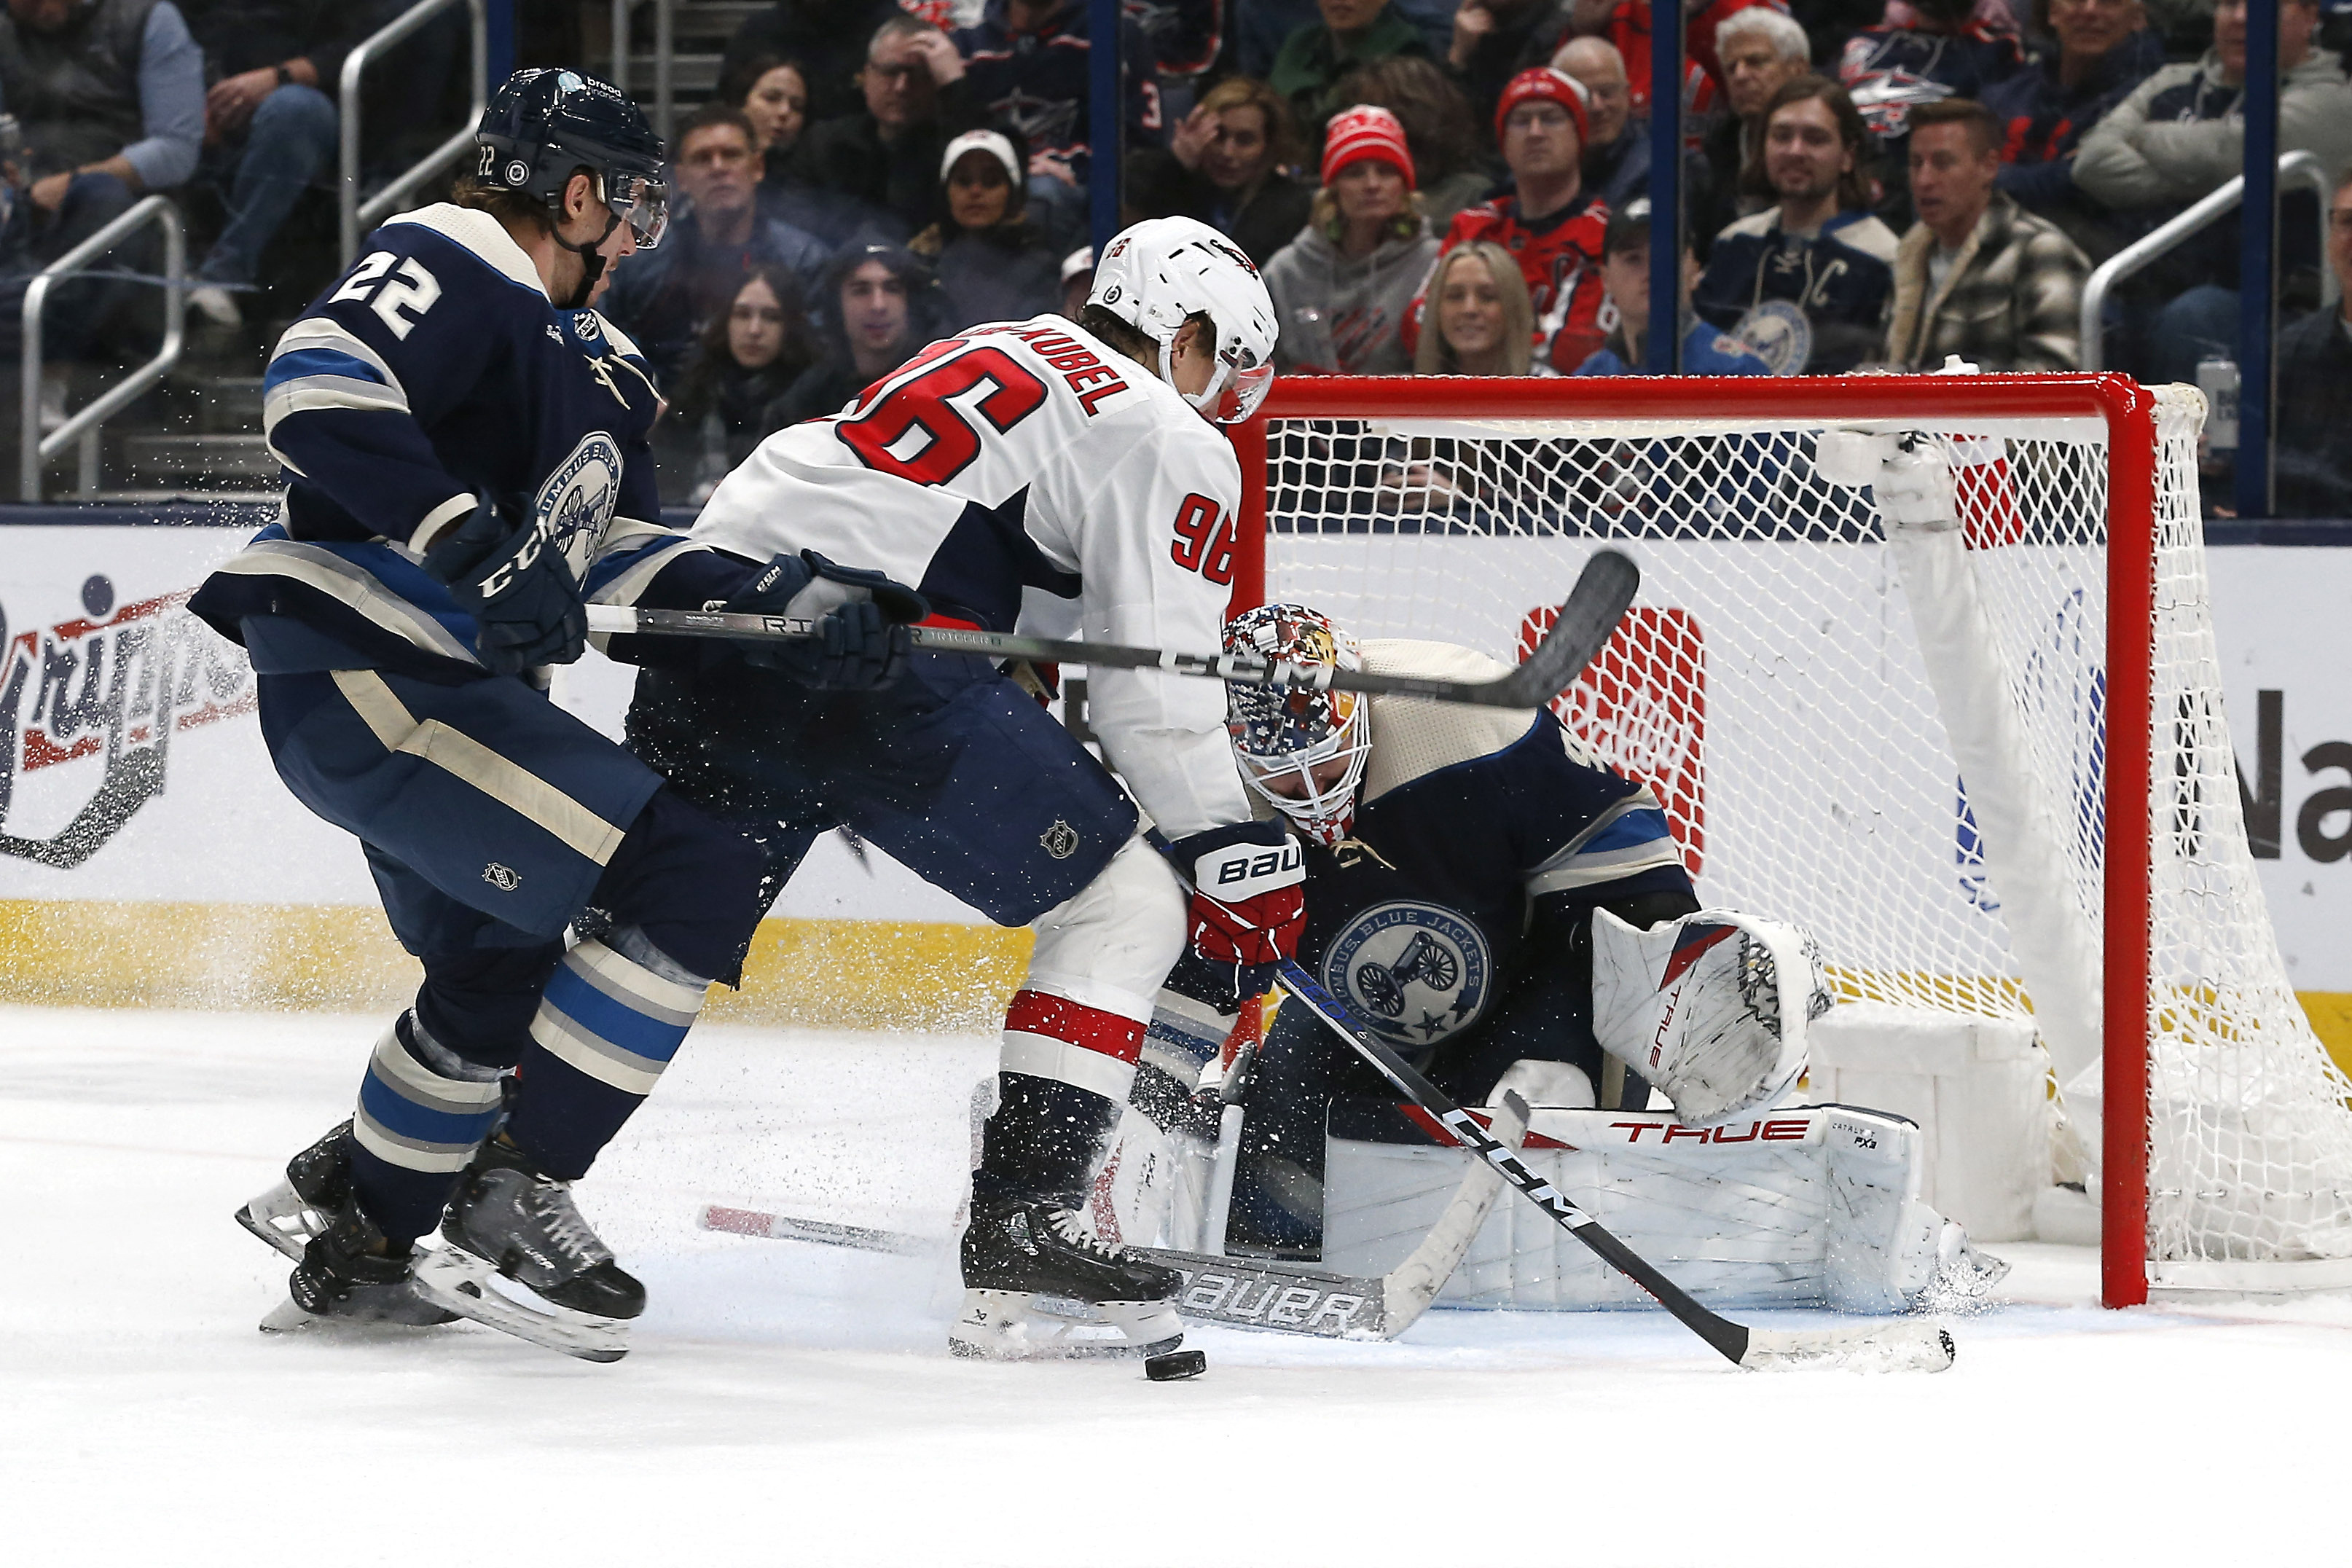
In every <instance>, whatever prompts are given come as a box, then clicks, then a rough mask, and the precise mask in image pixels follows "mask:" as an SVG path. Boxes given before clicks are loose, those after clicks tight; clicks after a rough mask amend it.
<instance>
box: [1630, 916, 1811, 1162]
mask: <svg viewBox="0 0 2352 1568" xmlns="http://www.w3.org/2000/svg"><path fill="white" fill-rule="evenodd" d="M1829 1010H1830V994H1829V988H1828V986H1827V984H1825V983H1824V981H1823V980H1822V963H1821V953H1820V951H1819V950H1818V949H1817V948H1816V947H1815V946H1814V944H1813V939H1812V938H1811V936H1809V935H1807V934H1806V933H1805V932H1804V931H1800V930H1799V929H1798V928H1797V927H1795V926H1792V925H1784V924H1782V923H1781V922H1780V921H1765V920H1758V919H1757V918H1756V917H1755V916H1753V915H1746V914H1742V913H1740V912H1739V911H1738V910H1700V911H1699V912H1698V913H1696V914H1692V915H1685V916H1683V917H1682V918H1681V919H1680V920H1673V921H1659V922H1658V923H1657V924H1656V925H1654V926H1652V927H1651V928H1650V929H1649V930H1647V931H1636V930H1634V929H1633V927H1632V926H1630V925H1627V924H1626V923H1625V922H1624V921H1621V920H1619V919H1618V918H1617V917H1616V916H1615V915H1612V914H1611V913H1610V912H1609V911H1608V910H1605V909H1599V910H1593V911H1592V1033H1593V1036H1594V1037H1595V1038H1597V1039H1598V1040H1599V1041H1600V1042H1601V1047H1602V1048H1603V1049H1605V1050H1607V1051H1608V1052H1609V1053H1610V1055H1612V1056H1613V1057H1616V1058H1618V1059H1619V1060H1621V1061H1622V1062H1624V1063H1626V1064H1627V1065H1628V1066H1630V1067H1631V1068H1633V1070H1634V1071H1636V1072H1638V1073H1640V1074H1641V1075H1642V1076H1643V1077H1644V1078H1646V1079H1649V1080H1650V1081H1651V1082H1652V1083H1654V1084H1655V1085H1657V1086H1658V1088H1659V1089H1663V1090H1664V1091H1665V1095H1666V1098H1667V1099H1668V1100H1673V1101H1674V1102H1675V1116H1676V1117H1678V1118H1680V1119H1681V1121H1683V1123H1684V1124H1685V1125H1686V1126H1691V1127H1709V1126H1713V1125H1714V1124H1715V1123H1717V1122H1719V1121H1725V1120H1726V1119H1727V1118H1729V1117H1733V1116H1738V1115H1739V1114H1740V1113H1742V1112H1743V1111H1750V1110H1762V1109H1763V1108H1765V1107H1766V1106H1769V1105H1771V1104H1772V1103H1774V1102H1775V1101H1777V1100H1780V1097H1781V1096H1782V1095H1784V1094H1786V1093H1788V1092H1789V1088H1790V1085H1791V1084H1794V1083H1795V1082H1796V1081H1797V1078H1798V1075H1799V1074H1801V1073H1802V1072H1803V1071H1804V1070H1805V1053H1806V1031H1807V1027H1808V1026H1810V1025H1811V1023H1812V1021H1813V1020H1814V1019H1815V1018H1818V1017H1820V1016H1822V1014H1824V1013H1826V1012H1828V1011H1829Z"/></svg>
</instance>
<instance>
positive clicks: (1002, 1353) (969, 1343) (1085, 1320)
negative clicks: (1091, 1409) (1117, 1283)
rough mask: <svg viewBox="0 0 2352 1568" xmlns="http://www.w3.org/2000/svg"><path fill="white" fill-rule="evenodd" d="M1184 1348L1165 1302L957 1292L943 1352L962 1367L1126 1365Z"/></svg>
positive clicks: (1178, 1327)
mask: <svg viewBox="0 0 2352 1568" xmlns="http://www.w3.org/2000/svg"><path fill="white" fill-rule="evenodd" d="M1183 1342H1184V1328H1183V1324H1182V1322H1181V1321H1180V1320H1179V1319H1178V1318H1177V1316H1176V1309H1175V1306H1174V1304H1173V1303H1171V1302H1168V1301H1069V1300H1061V1299H1059V1298H1056V1297H1049V1296H1034V1295H1031V1294H1029V1293H1027V1292H1025V1291H1020V1290H974V1289H967V1290H965V1291H964V1293H963V1310H962V1311H961V1312H960V1313H958V1314H957V1316H956V1321H955V1324H954V1326H953V1327H952V1328H950V1329H949V1330H948V1353H949V1354H950V1355H952V1356H958V1357H961V1358H962V1359H965V1360H968V1361H1097V1360H1131V1359H1133V1358H1135V1357H1138V1356H1158V1355H1165V1354H1166V1353H1168V1352H1170V1351H1172V1350H1174V1349H1176V1347H1177V1346H1179V1345H1181V1344H1182V1343H1183Z"/></svg>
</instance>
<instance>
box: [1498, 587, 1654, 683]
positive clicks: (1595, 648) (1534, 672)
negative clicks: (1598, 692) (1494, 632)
mask: <svg viewBox="0 0 2352 1568" xmlns="http://www.w3.org/2000/svg"><path fill="white" fill-rule="evenodd" d="M1641 586H1642V569H1641V568H1640V567H1638V566H1636V565H1634V564H1633V561H1632V559H1631V558H1630V557H1628V556H1625V555H1622V554H1620V553H1619V552H1616V551H1614V550H1596V551H1594V552H1592V556H1591V559H1590V560H1588V561H1586V562H1585V563H1584V571H1583V573H1582V574H1580V575H1579V576H1578V578H1577V579H1576V586H1575V587H1574V588H1572V589H1570V591H1569V595H1568V601H1567V603H1565V604H1563V605H1560V607H1559V619H1558V620H1557V621H1554V622H1553V623H1552V627H1551V630H1550V631H1549V632H1548V633H1547V634H1545V637H1544V639H1543V641H1542V642H1540V643H1538V644H1537V645H1536V650H1535V652H1533V653H1531V654H1529V655H1528V657H1527V659H1526V662H1524V663H1522V664H1521V665H1520V666H1519V667H1518V668H1517V669H1515V670H1513V671H1512V672H1511V673H1510V674H1508V675H1507V676H1505V677H1504V678H1503V679H1500V680H1498V681H1496V683H1495V696H1496V701H1497V703H1498V705H1500V706H1503V707H1508V708H1540V707H1542V706H1543V705H1544V704H1545V703H1547V702H1549V701H1550V700H1552V699H1553V698H1555V697H1557V696H1559V694H1560V693H1561V692H1562V691H1565V690H1567V689H1568V688H1569V687H1570V685H1571V684H1573V683H1574V682H1575V680H1576V678H1577V677H1578V676H1580V675H1582V674H1583V673H1584V667H1585V666H1586V665H1588V664H1591V662H1592V661H1593V660H1594V659H1595V658H1599V657H1600V654H1601V648H1603V647H1606V646H1607V645H1608V642H1609V638H1610V636H1611V634H1612V633H1613V632H1615V631H1616V629H1617V623H1618V622H1619V621H1621V620H1623V619H1624V618H1625V612H1626V610H1628V609H1629V608H1631V607H1632V605H1633V595H1634V594H1635V593H1636V592H1638V591H1639V590H1640V588H1641Z"/></svg>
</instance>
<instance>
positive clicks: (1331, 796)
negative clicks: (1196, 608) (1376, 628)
mask: <svg viewBox="0 0 2352 1568" xmlns="http://www.w3.org/2000/svg"><path fill="white" fill-rule="evenodd" d="M1224 651H1225V652H1227V653H1245V654H1255V655H1256V656H1257V657H1258V658H1265V659H1285V660H1287V661H1288V662H1290V663H1292V664H1321V665H1328V666H1330V667H1332V668H1337V669H1358V668H1362V663H1363V661H1362V659H1361V658H1360V656H1359V653H1358V650H1357V647H1356V644H1355V641H1354V639H1353V638H1351V637H1348V636H1347V635H1346V634H1344V633H1342V632H1341V631H1340V630H1339V628H1338V627H1337V626H1333V625H1332V624H1331V619H1330V617H1329V616H1326V615H1324V614H1323V613H1322V612H1321V611H1319V610H1310V609H1308V608H1307V607H1306V606H1305V605H1259V606H1258V607H1257V608H1256V609H1255V610H1251V611H1249V612H1247V613H1246V614H1244V615H1242V616H1238V617H1236V618H1235V619H1234V620H1233V621H1230V622H1228V623H1227V624H1226V626H1225V637H1224ZM1225 730H1226V732H1227V733H1228V734H1230V735H1231V736H1232V737H1233V742H1234V757H1235V759H1236V760H1238V761H1239V763H1241V770H1242V777H1244V779H1246V780H1248V781H1249V786H1250V788H1252V789H1254V790H1255V791H1256V792H1257V793H1258V794H1259V795H1262V796H1264V797H1265V800H1266V801H1267V802H1268V803H1269V804H1271V805H1273V806H1274V808H1275V809H1276V811H1279V812H1280V813H1282V815H1283V816H1286V817H1288V818H1290V820H1291V821H1293V822H1295V823H1297V824H1298V826H1300V827H1301V828H1303V829H1304V830H1305V831H1306V833H1307V837H1310V838H1312V839H1313V840H1314V841H1315V842H1317V843H1318V844H1326V845H1328V844H1337V843H1339V841H1340V840H1341V839H1343V838H1345V837H1347V836H1348V830H1349V827H1350V826H1353V825H1354V823H1355V820H1356V786H1357V785H1358V784H1360V783H1362V782H1363V777H1364V760H1365V758H1367V757H1369V756H1370V754H1371V750H1372V731H1371V718H1370V714H1369V713H1368V712H1367V711H1366V710H1365V703H1364V697H1363V694H1362V693H1361V692H1357V691H1307V690H1300V689H1293V688H1284V687H1279V686H1244V685H1239V684H1234V683H1230V682H1229V683H1228V684H1227V685H1226V687H1225ZM1334 763H1336V764H1339V765H1338V766H1337V767H1336V769H1335V768H1334V767H1333V765H1332V764H1334ZM1318 775H1320V776H1319V778H1318Z"/></svg>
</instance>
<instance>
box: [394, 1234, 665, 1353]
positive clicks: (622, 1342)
mask: <svg viewBox="0 0 2352 1568" xmlns="http://www.w3.org/2000/svg"><path fill="white" fill-rule="evenodd" d="M415 1273H416V1289H417V1290H418V1291H419V1292H420V1293H421V1294H422V1295H423V1296H424V1297H425V1300H429V1301H431V1302H432V1303H433V1304H434V1305H435V1306H436V1307H440V1308H442V1309H443V1310H446V1311H451V1312H455V1313H457V1316H459V1317H461V1318H470V1319H472V1320H473V1321H475V1322H478V1323H483V1324H487V1325H488V1327H490V1328H493V1329H496V1330H498V1331H500V1332H501V1333H508V1334H512V1335H513V1336H514V1337H515V1338H517V1339H519V1340H528V1341H530V1342H531V1343H532V1344H535V1345H543V1346H545V1347H546V1348H547V1349H549V1350H551V1351H562V1352H563V1353H564V1354H565V1355H568V1356H577V1357H579V1358H580V1359H581V1360H582V1361H593V1362H614V1361H618V1360H620V1359H621V1358H622V1357H623V1356H625V1355H626V1354H628V1353H629V1330H628V1324H627V1323H626V1322H625V1321H620V1320H617V1319H613V1318H595V1317H591V1316H589V1315H588V1314H587V1313H585V1312H574V1311H572V1310H570V1309H568V1308H564V1307H559V1306H557V1305H555V1304H554V1303H553V1302H551V1301H549V1302H544V1303H541V1304H539V1305H527V1304H525V1302H524V1301H523V1300H520V1295H521V1294H527V1293H528V1292H527V1291H526V1290H525V1288H524V1287H522V1286H520V1285H518V1284H516V1283H515V1282H514V1281H513V1280H511V1279H504V1278H503V1277H501V1276H500V1275H499V1272H498V1270H497V1269H495V1268H491V1267H490V1266H489V1265H488V1263H485V1262H484V1261H483V1260H482V1259H480V1258H476V1257H475V1256H474V1255H473V1254H472V1253H470V1252H463V1251H460V1250H459V1249H458V1248H457V1247H428V1248H426V1249H425V1250H424V1251H421V1252H419V1253H418V1254H417V1255H416V1263H415ZM532 1300H537V1299H536V1298H533V1299H532Z"/></svg>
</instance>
